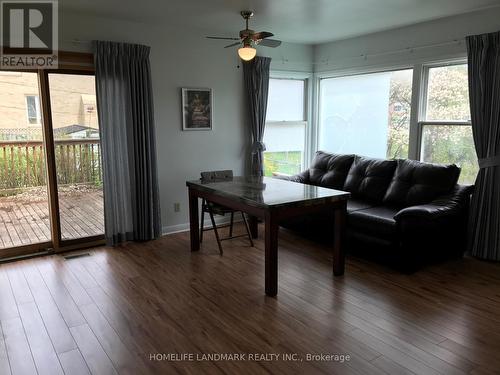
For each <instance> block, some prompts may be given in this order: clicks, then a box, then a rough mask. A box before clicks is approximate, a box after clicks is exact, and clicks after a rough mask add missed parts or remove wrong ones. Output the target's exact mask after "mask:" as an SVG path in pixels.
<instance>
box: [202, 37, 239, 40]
mask: <svg viewBox="0 0 500 375" xmlns="http://www.w3.org/2000/svg"><path fill="white" fill-rule="evenodd" d="M206 38H207V39H217V40H240V38H226V37H225V36H207V37H206Z"/></svg>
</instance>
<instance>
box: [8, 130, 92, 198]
mask: <svg viewBox="0 0 500 375" xmlns="http://www.w3.org/2000/svg"><path fill="white" fill-rule="evenodd" d="M55 158H56V172H57V181H58V183H59V184H61V185H66V184H81V183H87V184H88V183H92V184H100V183H101V182H102V165H101V146H100V141H99V139H68V140H56V141H55ZM45 184H46V162H45V152H44V147H43V142H42V141H0V190H12V191H13V192H14V191H16V190H18V189H24V188H29V187H35V186H43V185H45Z"/></svg>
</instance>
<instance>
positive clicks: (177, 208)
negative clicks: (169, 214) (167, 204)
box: [174, 203, 181, 212]
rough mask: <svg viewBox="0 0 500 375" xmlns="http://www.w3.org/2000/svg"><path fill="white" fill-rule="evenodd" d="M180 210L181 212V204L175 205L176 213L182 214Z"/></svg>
mask: <svg viewBox="0 0 500 375" xmlns="http://www.w3.org/2000/svg"><path fill="white" fill-rule="evenodd" d="M180 210H181V204H180V203H174V212H180Z"/></svg>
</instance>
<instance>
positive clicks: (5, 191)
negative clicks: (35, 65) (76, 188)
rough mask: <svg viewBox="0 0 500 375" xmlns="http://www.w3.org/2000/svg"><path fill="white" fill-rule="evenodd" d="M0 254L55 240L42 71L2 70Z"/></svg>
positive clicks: (0, 103) (0, 107)
mask: <svg viewBox="0 0 500 375" xmlns="http://www.w3.org/2000/svg"><path fill="white" fill-rule="evenodd" d="M0 176H1V178H0V254H1V253H2V252H4V253H7V251H6V250H5V249H10V248H14V247H22V248H32V249H35V248H36V247H37V246H38V245H40V246H44V245H46V244H47V243H50V241H51V222H50V214H49V202H48V195H47V179H46V159H45V149H44V144H43V128H42V115H41V108H40V98H39V84H38V76H37V74H36V73H33V72H5V71H0Z"/></svg>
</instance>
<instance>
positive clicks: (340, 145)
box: [318, 69, 413, 158]
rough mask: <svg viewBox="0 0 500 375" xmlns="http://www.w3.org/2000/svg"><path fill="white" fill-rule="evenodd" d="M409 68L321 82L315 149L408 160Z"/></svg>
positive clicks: (410, 77) (411, 72)
mask: <svg viewBox="0 0 500 375" xmlns="http://www.w3.org/2000/svg"><path fill="white" fill-rule="evenodd" d="M412 77H413V70H412V69H406V70H397V71H389V72H380V73H371V74H361V75H352V76H345V77H336V78H324V79H321V81H320V93H319V103H320V104H319V105H320V110H319V144H318V145H319V149H320V150H325V151H330V152H334V153H354V154H361V155H366V156H370V157H379V158H386V157H387V158H396V157H408V142H409V128H410V113H411V97H412Z"/></svg>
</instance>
